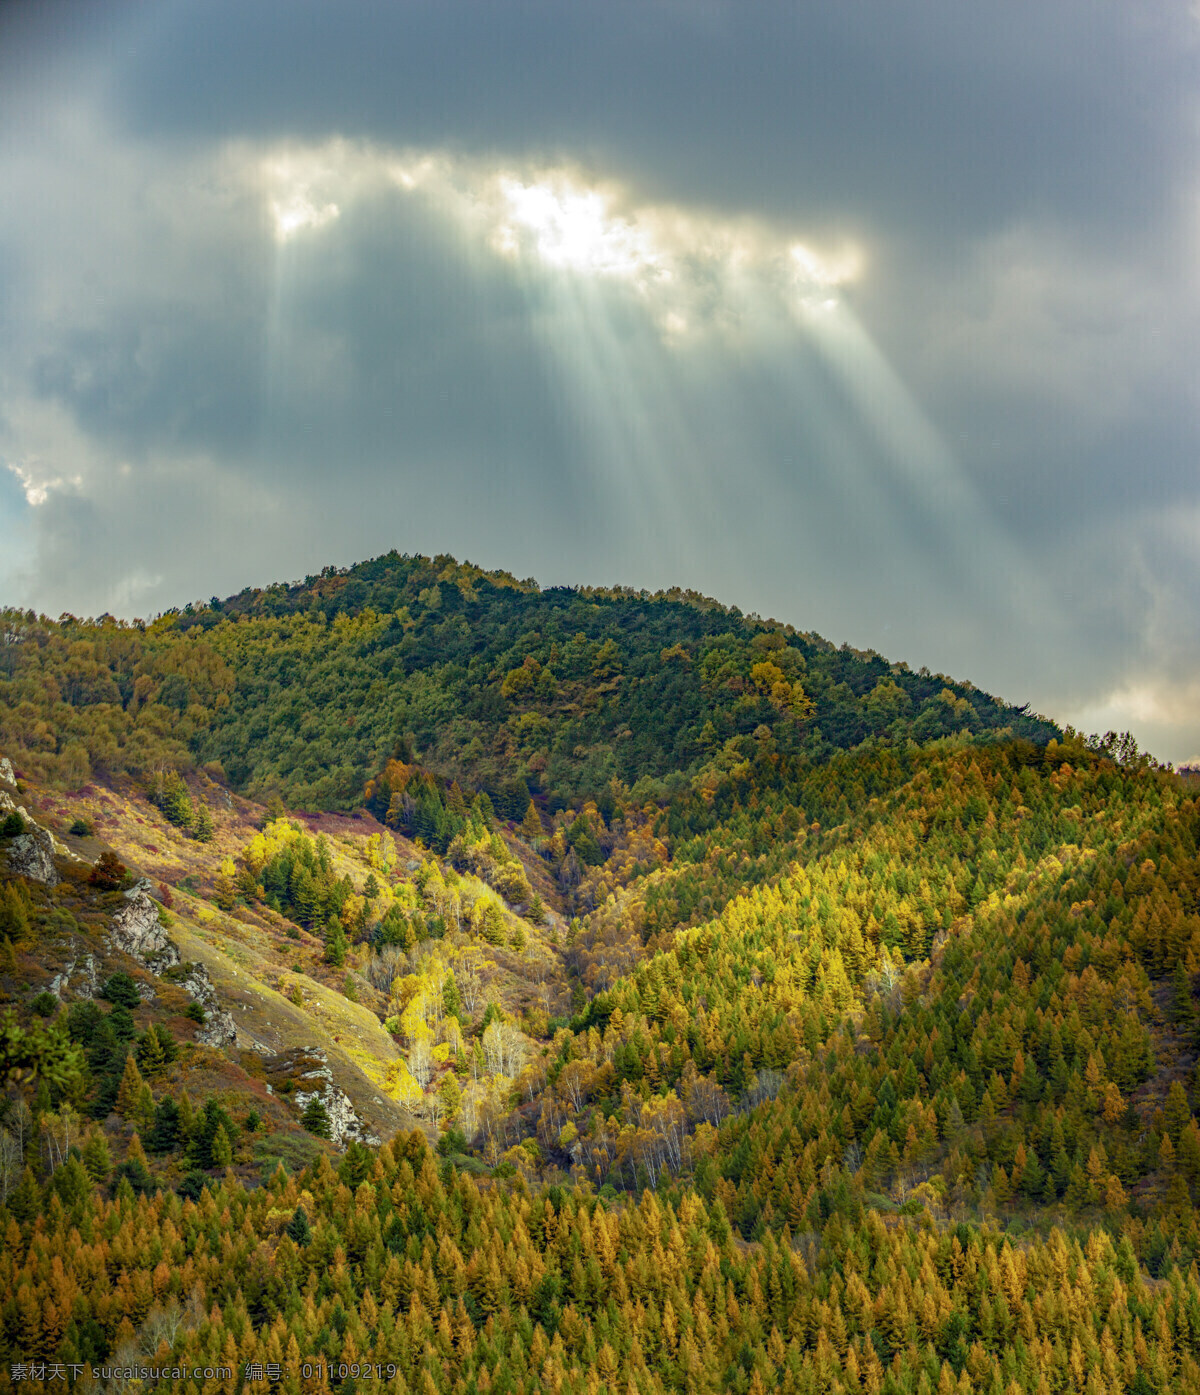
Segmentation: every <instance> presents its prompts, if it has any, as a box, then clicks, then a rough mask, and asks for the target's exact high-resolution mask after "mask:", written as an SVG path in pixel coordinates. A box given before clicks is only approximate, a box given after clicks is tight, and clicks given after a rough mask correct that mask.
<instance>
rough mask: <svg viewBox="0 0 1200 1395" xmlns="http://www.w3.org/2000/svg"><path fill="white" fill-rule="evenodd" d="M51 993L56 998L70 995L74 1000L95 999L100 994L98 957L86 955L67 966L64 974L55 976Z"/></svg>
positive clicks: (51, 983)
mask: <svg viewBox="0 0 1200 1395" xmlns="http://www.w3.org/2000/svg"><path fill="white" fill-rule="evenodd" d="M50 991H51V993H53V994H54V996H55V997H56V998H61V997H62V996H63V994H64V993H70V995H71V996H72V997H73V998H94V997H96V996H97V994H99V992H100V975H99V974H98V973H97V971H96V956H95V955H94V954H84V955H82V956H81V957H80V958H79V959H72V960H71V961H70V963H69V964H67V965H65V966H64V968H63V971H62V973H60V974H55V976H54V978H53V979H52V980H51V982H50Z"/></svg>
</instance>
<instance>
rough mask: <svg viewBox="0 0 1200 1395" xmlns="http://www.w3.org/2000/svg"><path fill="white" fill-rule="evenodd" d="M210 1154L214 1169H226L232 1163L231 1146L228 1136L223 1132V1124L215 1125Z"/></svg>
mask: <svg viewBox="0 0 1200 1395" xmlns="http://www.w3.org/2000/svg"><path fill="white" fill-rule="evenodd" d="M210 1152H211V1155H212V1165H213V1166H214V1167H228V1166H229V1165H230V1163H232V1162H233V1145H232V1144H231V1143H230V1141H229V1135H228V1134H227V1133H226V1132H225V1125H224V1124H218V1125H217V1131H216V1133H214V1134H213V1139H212V1145H211V1149H210Z"/></svg>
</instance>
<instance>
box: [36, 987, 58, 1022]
mask: <svg viewBox="0 0 1200 1395" xmlns="http://www.w3.org/2000/svg"><path fill="white" fill-rule="evenodd" d="M29 1006H30V1007H31V1008H32V1009H33V1010H34V1012H36V1013H37V1015H38V1016H39V1017H53V1016H54V1014H55V1013H56V1012H57V1011H58V999H57V998H56V997H55V996H54V994H53V993H48V992H47V993H39V994H38V995H37V997H36V998H34V1000H33V1002H31V1003H30V1004H29Z"/></svg>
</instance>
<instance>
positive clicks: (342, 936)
mask: <svg viewBox="0 0 1200 1395" xmlns="http://www.w3.org/2000/svg"><path fill="white" fill-rule="evenodd" d="M348 948H349V945H348V944H347V942H346V931H345V930H344V929H343V928H342V922H341V921H340V920H338V919H337V917H336V916H334V917H331V919H330V921H329V927H328V929H327V930H326V931H325V962H326V963H327V964H332V965H333V966H334V968H336V969H340V968H341V967H342V965H343V964H344V963H345V962H346V951H347V949H348Z"/></svg>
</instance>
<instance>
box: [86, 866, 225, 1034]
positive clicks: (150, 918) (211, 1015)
mask: <svg viewBox="0 0 1200 1395" xmlns="http://www.w3.org/2000/svg"><path fill="white" fill-rule="evenodd" d="M149 887H150V883H149V882H148V881H147V880H146V879H145V878H144V877H143V878H142V879H141V881H139V882H137V883H136V884H135V885H134V886H132V887H130V889H129V890H128V891H127V892H126V893H125V905H123V906H122V907H121V909H120V910H119V911H118V912H117V913H116V915H114V916H113V919H112V928H111V929H110V931H109V935H108V943H109V946H110V948H112V949H117V950H120V951H121V952H122V953H123V954H128V955H129V957H130V958H131V959H136V960H137V962H138V963H139V964H140V965H141V966H142V967H143V968H144V969H149V970H150V972H151V973H152V974H154V975H155V977H157V978H163V977H165V976H167V975H168V974H169V975H170V977H171V979H172V981H173V982H175V983H177V984H178V985H179V987H180V988H182V989H183V991H184V992H185V993H186V994H187V995H188V997H189V998H191V999H192V1000H193V1001H195V1002H197V1003H199V1004H200V1006H201V1007H202V1008H203V1009H204V1015H205V1021H204V1025H203V1026H202V1027H201V1028H200V1030H199V1031H198V1032H197V1033H196V1040H197V1041H201V1042H203V1043H204V1044H205V1045H206V1046H215V1047H218V1048H219V1047H224V1046H230V1045H232V1044H233V1043H234V1042H235V1041H237V1035H238V1031H237V1026H236V1025H235V1023H234V1020H233V1016H232V1015H231V1014H230V1013H229V1012H227V1011H226V1010H225V1009H224V1008H223V1007H222V1006H221V1003H220V999H219V998H218V997H217V992H216V989H215V988H214V987H213V985H212V980H211V979H210V978H209V976H208V970H207V969H206V968H205V967H204V965H203V964H184V963H183V958H182V956H181V955H180V953H179V950H178V949H176V947H175V945H174V944H173V943H172V942H171V939H170V937H169V936H168V935H167V928H166V926H165V925H164V924H163V923H162V921H161V920H160V919H159V915H158V903H157V902H155V901H153V900H151V899H150V896H149V894H148V893H149Z"/></svg>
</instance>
